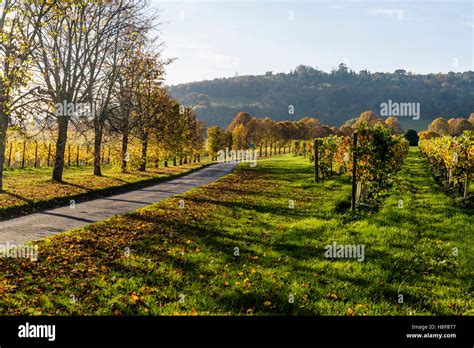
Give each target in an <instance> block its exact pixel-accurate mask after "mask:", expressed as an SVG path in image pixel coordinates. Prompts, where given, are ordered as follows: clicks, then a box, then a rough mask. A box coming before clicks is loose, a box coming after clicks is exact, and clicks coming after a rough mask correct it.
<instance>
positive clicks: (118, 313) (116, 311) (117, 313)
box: [114, 309, 122, 317]
mask: <svg viewBox="0 0 474 348" xmlns="http://www.w3.org/2000/svg"><path fill="white" fill-rule="evenodd" d="M114 315H115V316H116V317H118V316H121V315H122V313H121V312H120V311H119V310H118V309H116V310H114Z"/></svg>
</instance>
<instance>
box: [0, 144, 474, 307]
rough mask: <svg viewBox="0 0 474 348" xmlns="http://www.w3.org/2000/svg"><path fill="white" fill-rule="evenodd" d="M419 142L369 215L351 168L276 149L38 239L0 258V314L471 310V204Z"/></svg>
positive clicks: (473, 251)
mask: <svg viewBox="0 0 474 348" xmlns="http://www.w3.org/2000/svg"><path fill="white" fill-rule="evenodd" d="M418 151H419V150H418V149H416V148H412V149H411V150H410V153H409V155H408V157H407V158H406V160H405V163H404V164H403V166H402V168H401V170H400V171H399V173H398V174H397V175H396V178H395V183H394V185H393V187H392V188H391V190H390V196H389V197H387V198H386V199H385V200H384V202H383V205H382V207H381V209H380V210H379V211H378V212H375V213H373V214H372V215H370V216H369V215H362V216H360V217H359V218H356V219H354V218H351V217H350V214H347V203H348V202H349V197H350V182H349V180H348V178H346V177H345V176H343V177H337V178H335V179H333V180H329V181H326V182H323V183H319V184H314V183H313V182H312V168H311V166H310V165H309V163H308V160H307V159H305V158H302V157H293V156H292V155H285V156H278V157H274V158H270V159H265V160H261V161H260V162H259V163H258V165H257V167H255V168H250V167H249V166H248V165H245V164H241V165H240V166H239V168H238V169H237V170H236V172H235V173H233V174H230V175H228V176H226V177H224V178H222V179H220V180H218V181H217V182H215V183H213V184H211V185H208V186H206V187H202V188H197V189H194V190H192V191H190V192H188V193H186V194H183V195H180V196H177V197H174V198H171V199H168V200H166V201H163V202H160V203H157V204H155V205H153V206H151V207H149V208H145V209H141V210H139V211H137V212H135V213H132V214H128V215H125V216H121V217H116V218H112V219H109V220H107V221H104V222H101V223H97V224H95V225H92V226H89V227H86V228H84V229H81V230H77V231H72V232H68V233H65V234H61V235H58V236H55V237H53V238H51V239H47V240H45V241H43V242H40V243H38V246H39V260H38V261H37V262H36V263H31V262H30V261H28V260H18V259H2V260H0V268H1V269H2V274H1V275H0V294H1V297H0V314H34V315H40V314H46V315H51V314H61V315H66V314H74V315H82V314H89V315H90V314H97V315H163V314H164V315H168V314H187V315H252V314H255V315H275V314H276V315H281V314H288V315H293V314H295V315H296V314H301V315H349V316H352V315H461V314H464V315H473V314H474V312H473V307H472V292H473V283H472V280H473V279H474V277H473V275H474V274H473V268H472V265H473V261H474V240H473V239H474V234H473V232H474V231H473V227H472V226H473V224H472V222H473V221H472V212H470V213H469V212H467V211H465V210H462V209H461V208H459V207H457V206H455V205H454V204H453V202H452V200H451V198H449V197H447V196H446V195H445V194H444V193H443V192H442V191H441V189H439V188H438V186H437V184H436V183H435V181H434V179H433V178H432V176H431V174H430V171H429V168H427V166H426V165H425V163H424V162H423V160H422V158H421V156H420V154H419V152H418ZM180 200H183V201H184V207H183V206H182V204H181V205H180V204H179V202H180ZM400 200H402V201H403V204H402V205H400ZM291 201H292V202H291ZM333 242H336V243H337V244H340V245H342V244H350V245H352V244H354V245H364V246H365V255H364V258H363V260H359V261H358V260H356V259H328V258H327V257H326V256H325V246H327V245H330V244H332V243H333ZM455 250H456V251H457V252H454V251H455ZM71 298H72V299H73V300H71Z"/></svg>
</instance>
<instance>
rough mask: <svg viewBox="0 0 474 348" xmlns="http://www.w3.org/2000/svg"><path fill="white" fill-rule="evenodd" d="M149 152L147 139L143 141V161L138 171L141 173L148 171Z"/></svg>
mask: <svg viewBox="0 0 474 348" xmlns="http://www.w3.org/2000/svg"><path fill="white" fill-rule="evenodd" d="M147 152H148V139H145V140H142V160H141V163H140V168H139V169H138V170H139V171H141V172H144V171H146V161H147Z"/></svg>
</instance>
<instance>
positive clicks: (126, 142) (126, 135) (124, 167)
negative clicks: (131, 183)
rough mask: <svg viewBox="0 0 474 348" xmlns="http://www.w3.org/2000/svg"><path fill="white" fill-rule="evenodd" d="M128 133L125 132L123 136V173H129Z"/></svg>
mask: <svg viewBox="0 0 474 348" xmlns="http://www.w3.org/2000/svg"><path fill="white" fill-rule="evenodd" d="M127 152H128V132H123V135H122V173H125V172H126V171H127V161H128V156H127Z"/></svg>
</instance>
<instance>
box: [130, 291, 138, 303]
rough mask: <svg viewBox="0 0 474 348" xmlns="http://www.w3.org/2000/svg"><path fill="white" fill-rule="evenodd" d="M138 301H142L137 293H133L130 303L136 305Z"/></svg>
mask: <svg viewBox="0 0 474 348" xmlns="http://www.w3.org/2000/svg"><path fill="white" fill-rule="evenodd" d="M138 300H140V296H138V295H137V294H136V293H135V292H133V293H132V295H131V296H130V302H131V303H133V304H135V303H136V302H137V301H138Z"/></svg>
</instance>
